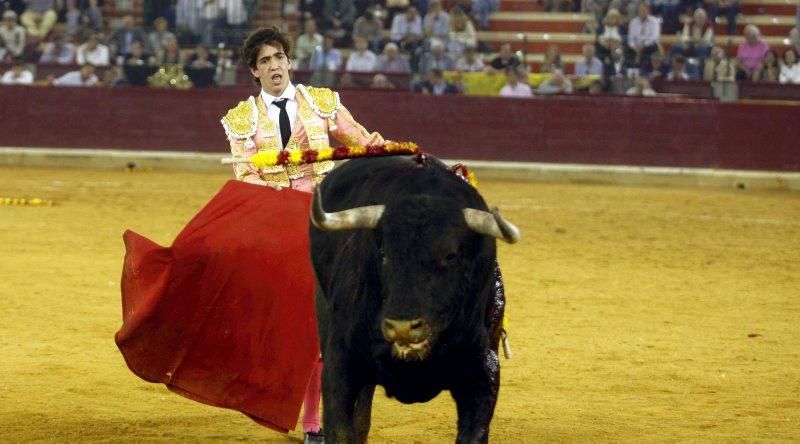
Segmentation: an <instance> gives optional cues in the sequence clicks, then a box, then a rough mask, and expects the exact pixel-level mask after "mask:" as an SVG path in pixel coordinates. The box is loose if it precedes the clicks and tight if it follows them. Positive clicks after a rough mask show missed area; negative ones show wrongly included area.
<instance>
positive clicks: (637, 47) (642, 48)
mask: <svg viewBox="0 0 800 444" xmlns="http://www.w3.org/2000/svg"><path fill="white" fill-rule="evenodd" d="M636 12H637V15H636V17H635V18H634V19H633V20H631V22H630V23H629V24H628V48H629V52H628V59H629V60H630V62H631V63H632V64H633V65H636V66H640V65H642V64H649V63H650V54H652V53H654V52H656V51H658V50H659V48H658V45H659V41H660V39H661V25H660V24H659V23H658V19H657V18H655V17H653V16H652V15H650V7H649V6H648V5H647V3H646V2H641V3H639V5H638V6H637V9H636Z"/></svg>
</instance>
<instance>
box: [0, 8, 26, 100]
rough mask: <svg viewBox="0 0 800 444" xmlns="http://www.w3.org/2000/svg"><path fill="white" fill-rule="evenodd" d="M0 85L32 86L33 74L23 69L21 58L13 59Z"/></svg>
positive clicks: (23, 64)
mask: <svg viewBox="0 0 800 444" xmlns="http://www.w3.org/2000/svg"><path fill="white" fill-rule="evenodd" d="M7 12H8V11H7ZM12 12H13V11H12ZM0 84H3V85H33V73H32V72H30V71H28V70H27V69H25V62H24V61H23V60H22V58H21V57H15V58H14V61H13V63H12V65H11V69H10V70H8V71H6V72H5V73H4V74H3V78H2V80H0Z"/></svg>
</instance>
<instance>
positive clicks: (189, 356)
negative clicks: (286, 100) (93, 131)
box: [115, 181, 319, 432]
mask: <svg viewBox="0 0 800 444" xmlns="http://www.w3.org/2000/svg"><path fill="white" fill-rule="evenodd" d="M310 201H311V195H310V194H308V193H301V192H298V191H294V190H291V189H287V190H283V191H275V190H272V189H271V188H268V187H263V186H259V185H251V184H247V183H242V182H237V181H229V182H228V183H226V184H225V186H224V187H223V188H222V189H221V190H220V192H219V193H217V195H216V196H214V198H213V199H212V200H211V201H210V202H209V203H208V204H207V205H206V206H205V207H204V208H203V209H202V210H201V211H200V212H199V213H198V214H197V215H196V216H195V217H194V218H193V219H192V220H191V221H190V222H189V224H188V225H186V227H185V228H184V229H183V231H181V233H180V234H179V235H178V237H177V238H176V239H175V241H174V242H173V244H172V246H171V247H169V248H164V247H161V246H159V245H157V244H155V243H154V242H152V241H150V240H149V239H147V238H145V237H143V236H141V235H139V234H137V233H134V232H133V231H130V230H128V231H126V232H125V234H124V235H123V240H124V241H125V248H126V253H125V262H124V265H123V271H122V321H123V323H122V327H121V328H120V330H119V331H118V332H117V333H116V335H115V340H116V342H117V346H118V347H119V349H120V351H121V352H122V355H123V356H124V357H125V362H126V363H127V364H128V367H129V368H130V369H131V371H133V373H135V374H136V375H138V376H139V377H141V378H142V379H144V380H146V381H150V382H158V383H162V384H166V385H167V387H168V388H169V389H170V390H172V391H174V392H176V393H179V394H181V395H183V396H186V397H187V398H190V399H194V400H196V401H199V402H202V403H205V404H209V405H213V406H217V407H226V408H231V409H235V410H238V411H240V412H242V413H245V414H246V415H248V416H250V417H251V418H253V419H254V420H255V421H257V422H258V423H260V424H262V425H264V426H266V427H269V428H271V429H274V430H278V431H282V432H286V431H288V430H291V429H294V427H295V425H296V424H297V417H298V415H299V413H300V407H301V405H302V403H303V395H304V393H305V389H306V385H307V383H308V378H309V377H310V375H311V371H312V369H313V366H314V364H315V362H316V361H317V359H318V357H319V341H318V339H317V327H316V320H315V316H314V301H313V299H314V298H313V294H314V278H313V274H312V270H311V263H310V254H309V240H308V218H309V208H310Z"/></svg>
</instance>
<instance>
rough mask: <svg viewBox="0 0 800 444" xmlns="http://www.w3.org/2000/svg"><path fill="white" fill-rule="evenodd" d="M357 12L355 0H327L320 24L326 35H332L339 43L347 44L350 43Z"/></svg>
mask: <svg viewBox="0 0 800 444" xmlns="http://www.w3.org/2000/svg"><path fill="white" fill-rule="evenodd" d="M356 14H357V11H356V6H355V4H354V3H353V0H325V4H324V7H323V9H322V23H320V25H322V30H323V31H324V32H325V35H331V36H332V37H333V39H334V42H335V43H338V45H340V46H346V45H349V44H350V41H349V40H350V33H351V32H352V30H353V22H355V20H356Z"/></svg>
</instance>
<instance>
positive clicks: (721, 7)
mask: <svg viewBox="0 0 800 444" xmlns="http://www.w3.org/2000/svg"><path fill="white" fill-rule="evenodd" d="M706 4H707V5H708V6H710V9H709V11H708V12H709V15H710V16H711V21H712V22H716V21H717V17H719V16H720V15H724V16H725V19H726V20H727V21H728V35H729V36H733V35H736V16H738V15H739V11H740V10H741V7H740V6H739V0H707V1H706Z"/></svg>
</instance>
